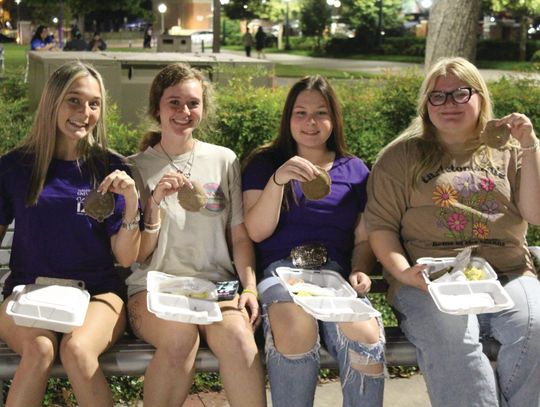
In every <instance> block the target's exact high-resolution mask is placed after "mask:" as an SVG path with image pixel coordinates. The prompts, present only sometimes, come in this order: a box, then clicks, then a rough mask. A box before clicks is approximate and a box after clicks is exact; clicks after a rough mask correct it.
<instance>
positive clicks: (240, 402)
mask: <svg viewBox="0 0 540 407" xmlns="http://www.w3.org/2000/svg"><path fill="white" fill-rule="evenodd" d="M220 306H221V312H222V314H223V321H221V322H217V323H213V324H211V325H206V326H201V327H200V329H201V331H202V332H203V333H204V334H205V335H206V340H207V342H208V346H209V347H210V349H212V352H214V353H215V354H216V356H217V358H218V359H219V370H220V374H221V379H222V381H223V386H224V387H225V391H226V393H227V398H228V400H229V403H230V404H231V406H233V407H244V406H245V407H259V406H261V407H262V406H266V393H265V387H264V374H263V370H262V366H261V361H260V358H259V351H258V349H257V344H256V343H255V338H254V337H253V331H252V329H251V326H250V324H249V318H248V314H247V312H246V310H242V311H240V310H238V296H237V297H236V298H235V299H234V300H232V301H223V302H221V303H220Z"/></svg>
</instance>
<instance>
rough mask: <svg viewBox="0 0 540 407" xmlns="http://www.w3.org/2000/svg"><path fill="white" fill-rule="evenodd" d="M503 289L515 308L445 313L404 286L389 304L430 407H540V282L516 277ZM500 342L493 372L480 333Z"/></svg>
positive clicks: (416, 290)
mask: <svg viewBox="0 0 540 407" xmlns="http://www.w3.org/2000/svg"><path fill="white" fill-rule="evenodd" d="M504 288H505V289H506V291H507V292H508V294H509V295H510V297H511V298H512V299H513V300H514V302H515V307H514V308H512V309H509V310H505V311H500V312H497V313H492V314H480V315H449V314H445V313H442V312H440V311H439V310H438V309H437V308H436V306H435V303H434V302H433V300H432V298H431V297H430V295H429V294H428V293H425V292H423V291H421V290H418V289H416V288H413V287H410V286H405V287H402V288H400V289H399V291H398V292H397V294H396V297H395V300H394V304H393V305H394V307H395V309H396V311H397V312H398V313H399V318H400V325H401V328H402V330H403V332H404V333H405V335H406V336H407V338H408V339H409V340H410V341H411V342H412V343H413V344H414V345H415V346H416V353H417V356H418V364H419V366H420V369H421V370H422V371H423V372H424V375H425V379H426V383H427V387H428V392H429V397H430V399H431V404H432V406H433V407H453V406H455V407H464V406H467V407H473V406H475V407H476V406H478V407H497V406H501V407H540V281H538V279H536V278H534V277H517V278H514V279H512V280H510V282H508V283H507V284H506V285H505V286H504ZM482 336H491V337H493V338H495V339H496V340H497V341H499V342H500V343H501V348H500V351H499V355H498V358H497V368H496V370H495V371H493V368H492V367H491V365H490V362H489V360H488V359H487V357H486V356H485V355H484V354H483V353H482V345H481V344H480V341H479V339H480V337H482Z"/></svg>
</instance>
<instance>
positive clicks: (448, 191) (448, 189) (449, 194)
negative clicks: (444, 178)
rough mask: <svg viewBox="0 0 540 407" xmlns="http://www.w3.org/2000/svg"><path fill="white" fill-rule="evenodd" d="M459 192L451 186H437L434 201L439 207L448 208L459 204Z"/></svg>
mask: <svg viewBox="0 0 540 407" xmlns="http://www.w3.org/2000/svg"><path fill="white" fill-rule="evenodd" d="M457 198H458V194H457V191H456V190H455V189H454V188H453V187H452V186H450V185H437V188H435V192H433V198H432V199H433V201H435V204H436V205H438V206H442V207H443V208H448V207H449V206H452V205H454V204H455V203H456V202H457Z"/></svg>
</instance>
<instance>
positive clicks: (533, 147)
mask: <svg viewBox="0 0 540 407" xmlns="http://www.w3.org/2000/svg"><path fill="white" fill-rule="evenodd" d="M538 147H540V141H539V140H538V139H536V141H535V142H534V144H532V145H530V146H525V147H523V146H521V147H520V149H521V151H536V150H538Z"/></svg>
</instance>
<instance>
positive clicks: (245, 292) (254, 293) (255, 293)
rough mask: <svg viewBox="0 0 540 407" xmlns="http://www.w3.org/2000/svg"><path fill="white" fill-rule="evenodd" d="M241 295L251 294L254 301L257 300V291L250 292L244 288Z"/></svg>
mask: <svg viewBox="0 0 540 407" xmlns="http://www.w3.org/2000/svg"><path fill="white" fill-rule="evenodd" d="M242 294H253V295H254V296H255V298H256V299H259V294H258V293H257V291H253V290H250V289H249V288H244V289H243V290H242Z"/></svg>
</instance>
